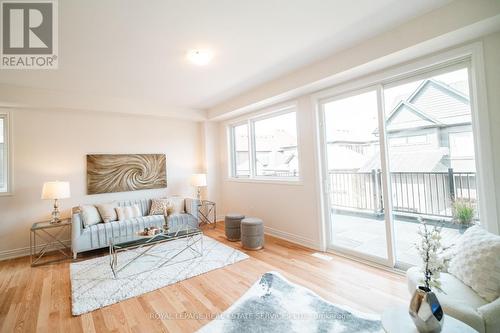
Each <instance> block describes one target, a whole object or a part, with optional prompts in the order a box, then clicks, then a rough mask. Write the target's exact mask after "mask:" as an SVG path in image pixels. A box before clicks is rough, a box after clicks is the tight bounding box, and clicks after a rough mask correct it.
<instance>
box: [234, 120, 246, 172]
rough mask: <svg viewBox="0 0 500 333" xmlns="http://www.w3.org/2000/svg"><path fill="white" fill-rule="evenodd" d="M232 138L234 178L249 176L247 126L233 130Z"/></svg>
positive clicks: (236, 127) (240, 126)
mask: <svg viewBox="0 0 500 333" xmlns="http://www.w3.org/2000/svg"><path fill="white" fill-rule="evenodd" d="M233 136H234V171H235V174H234V176H235V177H249V176H250V158H249V150H248V146H249V143H248V125H247V124H244V125H239V126H235V127H234V128H233Z"/></svg>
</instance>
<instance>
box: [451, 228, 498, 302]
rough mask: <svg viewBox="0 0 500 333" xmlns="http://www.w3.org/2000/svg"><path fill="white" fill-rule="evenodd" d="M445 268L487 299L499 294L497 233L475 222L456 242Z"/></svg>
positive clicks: (493, 298) (491, 299) (490, 299)
mask: <svg viewBox="0 0 500 333" xmlns="http://www.w3.org/2000/svg"><path fill="white" fill-rule="evenodd" d="M448 272H449V273H451V274H453V275H454V276H455V277H456V278H458V279H459V280H460V281H462V282H463V283H465V284H466V285H468V286H470V287H471V288H472V289H474V291H476V293H478V294H479V296H481V297H482V298H484V299H485V300H487V301H489V302H491V301H494V300H495V299H497V298H498V296H499V295H500V236H497V235H494V234H492V233H489V232H487V231H486V230H484V229H483V228H481V227H479V226H473V227H471V228H469V229H468V230H467V231H466V232H465V233H464V234H463V236H462V237H461V238H460V240H459V242H458V243H457V244H456V253H455V256H454V257H453V258H452V259H451V261H450V265H449V268H448Z"/></svg>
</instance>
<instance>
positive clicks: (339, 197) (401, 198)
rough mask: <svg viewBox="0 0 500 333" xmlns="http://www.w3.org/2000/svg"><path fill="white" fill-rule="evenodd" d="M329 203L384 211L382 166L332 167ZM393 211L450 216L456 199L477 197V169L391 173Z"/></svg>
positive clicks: (377, 211) (473, 200)
mask: <svg viewBox="0 0 500 333" xmlns="http://www.w3.org/2000/svg"><path fill="white" fill-rule="evenodd" d="M329 181H330V188H331V191H330V204H331V205H332V207H336V208H346V209H355V210H361V211H371V212H374V213H376V214H380V213H382V212H383V211H384V205H383V200H382V177H381V172H380V170H372V171H371V172H343V171H330V172H329ZM390 186H391V193H392V206H393V211H394V212H400V213H409V214H417V215H418V214H425V215H429V216H438V217H451V216H452V203H453V201H454V200H455V199H463V200H469V201H471V202H475V201H476V200H477V190H476V174H475V173H474V172H454V171H453V169H448V172H392V173H390Z"/></svg>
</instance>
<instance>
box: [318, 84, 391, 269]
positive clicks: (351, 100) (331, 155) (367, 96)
mask: <svg viewBox="0 0 500 333" xmlns="http://www.w3.org/2000/svg"><path fill="white" fill-rule="evenodd" d="M378 95H379V94H378V93H377V89H368V90H365V91H362V92H356V93H354V94H351V95H348V96H341V97H339V98H333V99H331V100H326V101H324V102H323V103H322V112H323V122H324V123H323V124H324V126H323V128H324V147H323V148H324V152H325V154H324V155H325V157H326V159H325V162H326V166H327V170H326V171H327V172H326V177H327V181H326V184H327V188H328V198H327V201H328V206H329V212H330V214H329V218H330V221H331V224H330V228H329V231H330V242H331V243H330V245H331V246H333V247H334V248H336V249H340V250H344V251H347V252H350V253H355V254H359V255H362V256H364V257H369V258H371V259H373V260H375V261H382V262H384V263H385V262H386V261H387V260H388V258H389V251H388V250H387V243H388V242H387V226H388V224H387V222H386V215H385V210H384V204H383V199H382V198H383V192H384V186H383V182H382V177H381V176H382V166H381V161H382V154H381V153H382V152H383V149H381V141H380V133H381V129H380V128H379V124H380V123H381V122H380V118H381V116H382V114H381V112H380V108H379V104H380V103H379V97H378Z"/></svg>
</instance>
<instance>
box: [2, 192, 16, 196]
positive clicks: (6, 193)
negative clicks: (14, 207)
mask: <svg viewBox="0 0 500 333" xmlns="http://www.w3.org/2000/svg"><path fill="white" fill-rule="evenodd" d="M13 195H14V193H12V192H0V197H11V196H13Z"/></svg>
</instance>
